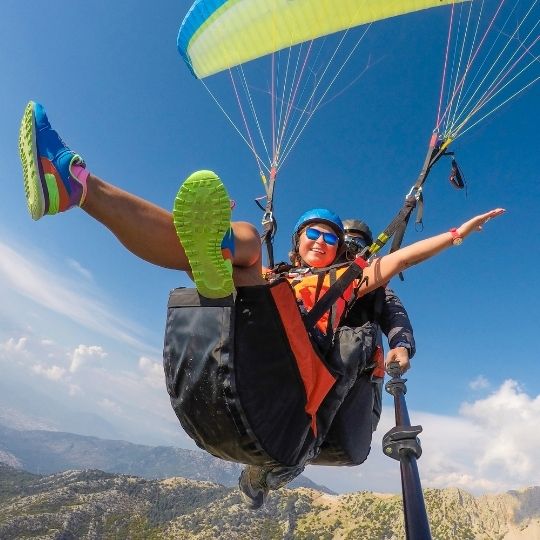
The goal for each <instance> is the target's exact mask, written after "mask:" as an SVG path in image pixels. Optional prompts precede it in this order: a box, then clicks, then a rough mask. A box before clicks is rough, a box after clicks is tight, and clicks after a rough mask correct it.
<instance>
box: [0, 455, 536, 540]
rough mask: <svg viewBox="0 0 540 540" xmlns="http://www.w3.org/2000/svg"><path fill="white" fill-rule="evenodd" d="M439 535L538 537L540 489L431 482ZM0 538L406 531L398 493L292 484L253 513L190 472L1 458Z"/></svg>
mask: <svg viewBox="0 0 540 540" xmlns="http://www.w3.org/2000/svg"><path fill="white" fill-rule="evenodd" d="M425 498H426V502H427V506H428V512H429V515H430V519H431V526H432V533H433V537H434V538H435V539H441V540H442V539H448V540H461V539H467V540H469V539H471V540H472V539H482V540H487V539H497V540H517V539H533V538H538V537H539V536H538V535H539V534H540V488H531V489H528V490H525V491H519V492H518V491H512V492H509V493H506V494H504V495H497V496H484V497H478V498H475V497H473V496H471V495H469V494H468V493H466V492H464V491H461V490H457V489H450V490H426V491H425ZM0 538H2V539H4V538H6V539H7V538H9V539H22V538H40V539H56V540H60V539H62V540H70V539H85V540H86V539H92V540H98V539H99V540H101V539H104V538H110V539H113V538H115V539H178V538H182V539H224V538H226V539H242V540H243V539H245V538H256V539H268V540H270V539H298V540H307V539H311V540H320V539H346V538H347V539H357V538H358V539H364V540H370V539H373V540H385V539H388V540H390V539H402V538H404V529H403V519H402V509H401V500H400V497H399V496H397V495H381V494H374V493H368V492H360V493H355V494H349V495H340V496H338V495H329V494H325V493H321V492H319V491H316V490H312V489H307V488H299V489H293V490H289V489H284V490H281V491H280V492H277V493H273V494H272V495H271V496H270V497H269V501H268V504H267V506H266V507H265V508H264V509H262V510H259V511H256V512H252V511H249V510H247V509H245V507H244V506H243V504H242V502H241V500H240V496H239V495H238V492H237V491H236V490H234V489H230V488H226V487H222V486H218V485H216V484H211V483H208V482H197V481H192V480H186V479H182V478H170V479H167V480H143V479H141V478H137V477H133V476H123V475H114V474H108V473H104V472H101V471H78V472H74V471H68V472H64V473H60V474H55V475H51V476H38V475H33V474H29V473H25V472H21V471H19V470H16V469H13V468H11V467H7V466H0Z"/></svg>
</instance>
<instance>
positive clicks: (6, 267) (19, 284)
mask: <svg viewBox="0 0 540 540" xmlns="http://www.w3.org/2000/svg"><path fill="white" fill-rule="evenodd" d="M79 266H80V265H79ZM79 270H82V271H83V272H84V270H85V269H83V268H82V267H80V269H79ZM0 283H2V284H5V285H6V286H8V287H9V288H10V289H11V291H13V292H16V293H17V294H19V295H22V296H24V297H25V298H29V299H30V300H31V301H32V302H33V303H34V304H37V305H40V306H43V307H45V308H46V309H47V310H50V311H52V312H55V313H59V314H61V315H63V316H65V317H67V318H68V319H70V320H72V321H74V322H76V323H77V324H78V325H82V326H84V327H85V328H88V329H91V330H94V331H97V332H99V333H100V334H102V335H105V336H108V337H112V338H114V339H116V340H119V341H120V342H122V343H126V344H128V345H130V346H133V347H136V348H137V349H139V350H141V349H142V350H148V349H149V347H148V346H147V345H146V344H144V343H142V342H141V341H140V340H139V339H138V338H137V337H135V336H136V335H137V334H141V333H144V331H143V330H142V329H141V328H139V327H138V326H137V325H136V324H134V323H133V322H132V321H129V320H127V319H123V318H121V317H119V316H117V315H116V314H114V313H113V312H112V311H111V309H110V308H109V307H108V306H106V305H104V304H103V303H102V302H100V301H99V300H98V299H97V298H98V297H99V296H100V295H101V293H100V292H99V291H96V290H94V291H92V293H91V294H84V293H83V292H81V284H80V279H79V281H76V280H75V279H73V276H71V275H61V273H60V271H58V270H56V269H53V268H52V266H51V263H50V262H49V261H48V260H46V259H44V258H40V257H39V255H38V253H36V251H35V250H33V252H32V259H27V258H25V257H24V256H23V255H22V254H21V250H20V249H19V250H15V249H13V248H11V247H10V246H8V245H7V244H5V243H2V242H0Z"/></svg>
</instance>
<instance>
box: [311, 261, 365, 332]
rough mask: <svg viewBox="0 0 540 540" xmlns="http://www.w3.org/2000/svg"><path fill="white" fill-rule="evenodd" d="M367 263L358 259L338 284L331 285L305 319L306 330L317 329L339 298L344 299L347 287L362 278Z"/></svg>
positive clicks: (340, 278)
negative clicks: (318, 323)
mask: <svg viewBox="0 0 540 540" xmlns="http://www.w3.org/2000/svg"><path fill="white" fill-rule="evenodd" d="M366 264H367V263H366V262H365V261H364V259H362V258H361V257H359V256H358V257H356V259H355V260H354V261H352V262H351V263H350V265H349V268H347V270H345V272H343V274H341V276H339V278H338V279H337V280H336V282H335V283H334V284H332V285H330V288H329V289H328V291H326V294H324V295H323V296H322V298H320V299H319V300H318V301H317V302H316V303H315V305H314V306H313V307H312V308H311V310H310V311H309V313H308V314H307V315H306V316H305V317H304V322H305V324H306V328H307V329H308V331H309V330H311V329H312V328H314V327H315V325H316V324H317V322H318V321H319V319H320V318H321V317H322V316H323V315H324V314H325V313H326V312H327V311H329V310H330V309H331V308H332V306H333V305H334V304H335V303H336V302H337V300H338V298H340V297H342V296H343V294H344V293H345V291H346V290H347V287H348V286H349V285H350V284H351V283H352V282H353V281H354V280H355V279H359V278H360V277H361V276H362V271H363V269H364V268H365V267H366Z"/></svg>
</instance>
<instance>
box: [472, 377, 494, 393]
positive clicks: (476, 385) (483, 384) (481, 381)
mask: <svg viewBox="0 0 540 540" xmlns="http://www.w3.org/2000/svg"><path fill="white" fill-rule="evenodd" d="M489 387H490V384H489V381H488V380H487V379H486V378H485V377H484V376H483V375H478V377H476V378H475V379H473V380H472V381H471V382H470V383H469V388H470V389H471V390H485V389H486V388H489Z"/></svg>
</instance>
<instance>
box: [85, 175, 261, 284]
mask: <svg viewBox="0 0 540 540" xmlns="http://www.w3.org/2000/svg"><path fill="white" fill-rule="evenodd" d="M82 208H83V210H85V211H86V212H87V213H88V214H89V215H90V216H92V217H93V218H94V219H96V220H97V221H99V222H100V223H102V224H103V225H105V227H107V228H108V229H109V230H110V231H111V232H112V233H113V234H114V235H115V236H116V237H117V238H118V240H119V241H120V242H121V243H122V244H123V245H124V246H125V247H126V248H127V249H128V250H129V251H131V252H132V253H133V254H134V255H136V256H137V257H139V258H141V259H144V260H145V261H148V262H150V263H152V264H155V265H158V266H162V267H164V268H173V269H176V270H183V271H186V272H190V270H191V268H190V266H189V261H188V259H187V257H186V253H185V251H184V248H183V247H182V245H181V237H180V241H179V236H178V235H177V232H176V230H175V227H174V224H173V218H172V214H171V212H169V211H168V210H165V209H163V208H160V207H159V206H157V205H155V204H153V203H151V202H149V201H146V200H145V199H142V198H140V197H137V196H136V195H133V194H131V193H129V192H127V191H124V190H123V189H120V188H118V187H116V186H113V185H112V184H109V183H108V182H105V181H104V180H101V179H100V178H98V177H97V176H94V175H93V174H90V175H89V176H88V180H87V192H86V198H85V201H84V204H83V206H82ZM232 228H233V233H234V240H235V242H234V243H235V251H234V256H233V267H234V271H233V279H234V282H235V285H237V286H245V285H257V284H262V283H264V280H263V279H262V266H261V262H262V259H261V243H260V238H259V234H258V232H257V229H256V228H255V227H254V226H253V225H251V224H250V223H247V222H245V221H239V222H234V223H233V224H232Z"/></svg>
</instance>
